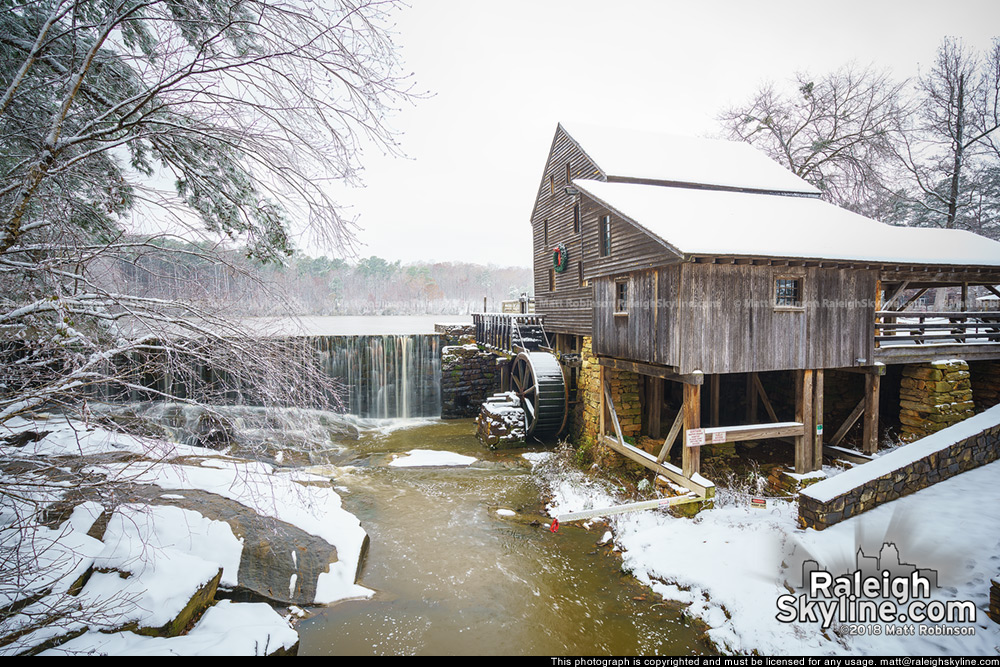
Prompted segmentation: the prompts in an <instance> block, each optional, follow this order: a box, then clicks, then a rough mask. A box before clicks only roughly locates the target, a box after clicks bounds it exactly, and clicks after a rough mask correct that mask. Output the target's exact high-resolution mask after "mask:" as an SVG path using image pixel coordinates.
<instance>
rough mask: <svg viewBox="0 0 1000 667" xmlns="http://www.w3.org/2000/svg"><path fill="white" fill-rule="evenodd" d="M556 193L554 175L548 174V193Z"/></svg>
mask: <svg viewBox="0 0 1000 667" xmlns="http://www.w3.org/2000/svg"><path fill="white" fill-rule="evenodd" d="M555 193H556V177H555V176H553V175H552V174H549V194H550V195H554V194H555Z"/></svg>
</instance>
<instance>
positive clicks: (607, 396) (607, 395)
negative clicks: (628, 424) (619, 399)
mask: <svg viewBox="0 0 1000 667" xmlns="http://www.w3.org/2000/svg"><path fill="white" fill-rule="evenodd" d="M604 398H605V400H606V401H607V405H608V408H609V409H610V412H611V424H612V425H613V426H614V427H615V435H616V436H617V437H618V441H619V442H625V437H624V436H623V435H622V427H621V424H619V423H618V413H617V412H616V411H615V402H614V400H613V399H612V398H611V389H610V388H609V387H608V385H604Z"/></svg>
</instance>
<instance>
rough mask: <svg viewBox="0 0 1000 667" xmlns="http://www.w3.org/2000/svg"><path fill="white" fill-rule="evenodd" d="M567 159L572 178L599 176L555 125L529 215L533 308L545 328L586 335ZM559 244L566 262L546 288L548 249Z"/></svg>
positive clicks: (585, 291)
mask: <svg viewBox="0 0 1000 667" xmlns="http://www.w3.org/2000/svg"><path fill="white" fill-rule="evenodd" d="M567 164H569V172H570V176H571V177H572V178H590V179H602V180H603V178H604V175H603V174H602V173H601V171H600V170H599V169H598V168H597V166H596V165H595V164H594V163H593V162H591V161H590V159H589V158H587V156H586V155H585V154H584V153H583V151H581V150H580V148H579V147H578V146H577V145H576V143H575V142H573V141H572V140H570V139H569V137H567V136H566V134H565V133H564V132H563V131H562V129H561V128H559V129H557V130H556V134H555V137H553V140H552V147H551V149H550V150H549V156H548V160H547V161H546V163H545V171H544V173H543V174H542V178H541V182H540V183H539V186H538V196H537V198H536V199H535V207H534V210H533V211H532V214H531V227H532V243H533V249H534V253H533V255H534V283H535V312H536V313H539V314H543V315H545V330H546V331H548V332H551V333H565V334H574V335H579V336H589V335H591V329H592V319H593V297H592V294H593V292H592V290H591V288H590V287H589V286H586V287H584V286H581V285H580V267H579V263H580V261H581V260H582V259H583V253H582V252H581V238H582V235H581V234H580V233H579V232H576V231H574V229H573V205H574V204H575V203H576V202H577V200H578V197H576V196H573V195H569V194H566V186H567V185H568V183H567V182H566V175H567V174H566V165H567ZM550 179H551V183H552V184H553V185H554V186H555V187H554V192H553V191H552V188H550V185H549V184H550ZM546 220H547V221H548V225H547V227H548V242H547V243H546V240H545V227H546V222H545V221H546ZM595 224H596V223H595ZM559 243H563V244H565V246H566V255H567V258H568V262H569V265H568V266H567V267H566V270H565V271H563V272H562V273H557V274H555V290H554V291H552V290H550V289H549V272H550V270H551V269H552V249H553V248H554V247H555V246H556V245H557V244H559ZM585 269H586V267H585Z"/></svg>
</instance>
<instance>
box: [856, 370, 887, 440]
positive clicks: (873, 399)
mask: <svg viewBox="0 0 1000 667" xmlns="http://www.w3.org/2000/svg"><path fill="white" fill-rule="evenodd" d="M881 380H882V377H881V376H880V375H875V374H874V373H872V374H870V375H866V376H865V417H864V424H863V426H864V435H863V436H862V438H863V440H862V443H861V451H862V452H864V453H865V454H874V453H875V452H877V451H878V439H879V436H878V394H879V385H880V384H881Z"/></svg>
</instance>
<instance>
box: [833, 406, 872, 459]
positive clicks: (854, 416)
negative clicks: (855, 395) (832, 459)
mask: <svg viewBox="0 0 1000 667" xmlns="http://www.w3.org/2000/svg"><path fill="white" fill-rule="evenodd" d="M864 411H865V399H864V397H862V398H861V400H860V401H858V404H857V405H856V406H855V407H854V409H853V410H852V411H851V414H850V415H849V416H848V417H847V419H846V420H845V421H844V423H843V424H841V425H840V428H838V429H837V432H836V433H834V434H833V437H832V438H831V439H830V446H831V447H836V446H837V445H839V444H840V441H841V440H843V439H844V436H845V435H847V432H848V431H850V430H851V427H852V426H854V424H855V423H856V422H857V421H858V417H860V416H861V413H862V412H864Z"/></svg>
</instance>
